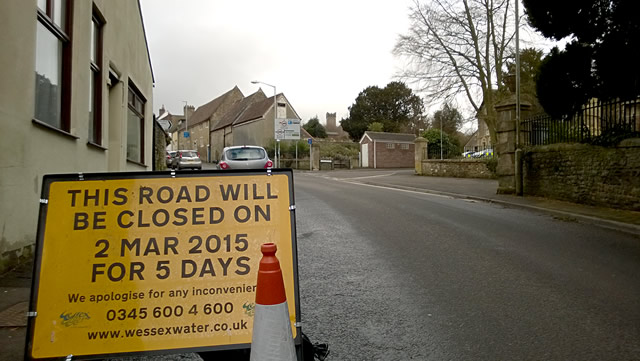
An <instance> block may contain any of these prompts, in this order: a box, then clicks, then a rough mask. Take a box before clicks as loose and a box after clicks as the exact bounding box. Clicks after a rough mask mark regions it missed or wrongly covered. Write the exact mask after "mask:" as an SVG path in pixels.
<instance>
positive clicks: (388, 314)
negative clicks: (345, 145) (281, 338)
mask: <svg viewBox="0 0 640 361" xmlns="http://www.w3.org/2000/svg"><path fill="white" fill-rule="evenodd" d="M320 175H321V174H319V173H314V174H308V173H296V175H295V192H296V194H295V197H296V205H297V210H296V218H297V233H298V253H299V273H300V293H301V306H302V317H303V323H304V326H303V331H304V332H305V333H307V334H308V335H309V336H310V338H311V340H312V341H313V342H328V343H329V345H330V349H331V356H330V359H332V360H411V359H413V360H570V359H571V360H637V359H640V239H639V238H637V237H634V236H632V235H628V234H623V233H618V232H615V231H611V230H606V229H602V228H598V227H595V226H588V225H584V224H580V223H575V222H567V221H563V220H559V219H554V218H553V217H551V216H548V215H543V214H537V213H534V212H531V211H527V210H522V209H511V208H504V207H501V206H498V205H495V204H488V203H483V202H473V201H465V200H461V199H453V198H449V197H442V196H435V195H429V194H424V193H416V192H409V191H402V190H397V189H391V188H381V187H372V186H367V185H359V184H352V183H346V182H341V181H338V180H334V179H330V178H321V177H319V176H320Z"/></svg>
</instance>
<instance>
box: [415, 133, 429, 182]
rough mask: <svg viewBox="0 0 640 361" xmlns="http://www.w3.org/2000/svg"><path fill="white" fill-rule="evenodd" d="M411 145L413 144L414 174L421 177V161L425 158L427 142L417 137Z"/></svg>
mask: <svg viewBox="0 0 640 361" xmlns="http://www.w3.org/2000/svg"><path fill="white" fill-rule="evenodd" d="M413 143H414V144H415V146H414V150H415V171H416V174H418V175H422V160H423V159H426V158H427V157H426V154H427V140H426V139H424V138H423V137H418V138H416V140H414V141H413Z"/></svg>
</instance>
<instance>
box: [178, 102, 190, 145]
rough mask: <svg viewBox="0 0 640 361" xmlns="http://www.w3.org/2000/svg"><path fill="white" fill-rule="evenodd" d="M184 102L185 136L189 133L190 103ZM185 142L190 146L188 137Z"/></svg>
mask: <svg viewBox="0 0 640 361" xmlns="http://www.w3.org/2000/svg"><path fill="white" fill-rule="evenodd" d="M182 102H183V103H184V122H185V126H184V132H185V134H188V133H189V103H188V102H187V101H186V100H183V101H182ZM178 138H180V136H178ZM189 138H190V137H189ZM184 140H185V141H186V142H187V146H189V141H188V140H187V137H185V138H184ZM189 147H190V146H189Z"/></svg>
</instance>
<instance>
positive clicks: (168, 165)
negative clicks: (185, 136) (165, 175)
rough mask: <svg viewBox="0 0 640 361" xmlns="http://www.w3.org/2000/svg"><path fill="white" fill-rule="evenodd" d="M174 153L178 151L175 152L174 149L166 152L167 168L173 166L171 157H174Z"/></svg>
mask: <svg viewBox="0 0 640 361" xmlns="http://www.w3.org/2000/svg"><path fill="white" fill-rule="evenodd" d="M176 153H178V152H176V151H175V150H172V151H168V152H167V160H166V162H167V163H166V164H167V168H173V158H174V157H175V155H176Z"/></svg>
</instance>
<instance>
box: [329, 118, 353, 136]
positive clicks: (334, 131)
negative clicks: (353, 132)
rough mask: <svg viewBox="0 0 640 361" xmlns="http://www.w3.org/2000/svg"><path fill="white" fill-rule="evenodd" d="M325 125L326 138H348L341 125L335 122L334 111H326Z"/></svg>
mask: <svg viewBox="0 0 640 361" xmlns="http://www.w3.org/2000/svg"><path fill="white" fill-rule="evenodd" d="M326 120H327V125H326V127H325V130H326V131H327V138H329V139H340V140H348V139H349V133H347V132H345V131H344V130H343V129H342V126H340V125H337V124H336V113H327V115H326Z"/></svg>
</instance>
